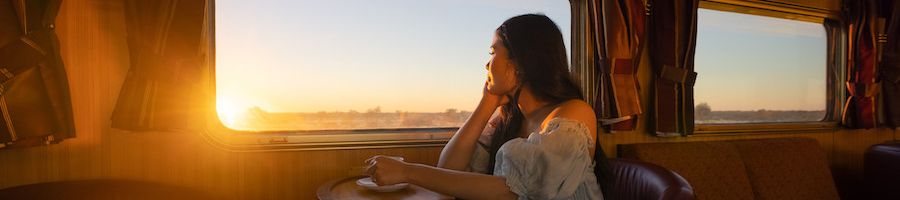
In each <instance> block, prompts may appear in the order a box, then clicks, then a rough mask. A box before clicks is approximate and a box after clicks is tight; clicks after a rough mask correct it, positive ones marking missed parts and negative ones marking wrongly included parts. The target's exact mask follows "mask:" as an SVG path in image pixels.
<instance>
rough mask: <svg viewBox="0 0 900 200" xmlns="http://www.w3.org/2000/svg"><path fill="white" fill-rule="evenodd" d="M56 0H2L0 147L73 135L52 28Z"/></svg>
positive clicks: (56, 140) (0, 12)
mask: <svg viewBox="0 0 900 200" xmlns="http://www.w3.org/2000/svg"><path fill="white" fill-rule="evenodd" d="M59 6H60V1H59V0H30V1H0V29H2V30H3V31H0V116H2V117H0V148H8V147H29V146H35V145H43V144H51V143H58V142H60V141H62V140H63V139H66V138H73V137H75V126H74V121H73V119H72V103H71V100H70V96H69V85H68V79H67V77H66V70H65V67H64V65H63V62H62V57H61V56H60V55H59V41H58V38H57V36H56V32H55V31H54V29H55V25H54V23H55V22H56V15H57V13H58V11H59Z"/></svg>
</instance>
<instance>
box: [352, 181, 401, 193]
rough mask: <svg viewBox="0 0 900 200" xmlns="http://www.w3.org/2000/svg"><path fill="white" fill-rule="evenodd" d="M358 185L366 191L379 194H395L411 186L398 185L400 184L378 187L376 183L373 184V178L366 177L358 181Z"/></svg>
mask: <svg viewBox="0 0 900 200" xmlns="http://www.w3.org/2000/svg"><path fill="white" fill-rule="evenodd" d="M356 185H359V186H362V187H364V188H366V189H370V190H375V191H378V192H393V191H397V190H402V189H403V188H406V187H407V186H409V183H398V184H393V185H382V186H378V185H377V184H375V182H372V178H370V177H365V178H361V179H359V180H356Z"/></svg>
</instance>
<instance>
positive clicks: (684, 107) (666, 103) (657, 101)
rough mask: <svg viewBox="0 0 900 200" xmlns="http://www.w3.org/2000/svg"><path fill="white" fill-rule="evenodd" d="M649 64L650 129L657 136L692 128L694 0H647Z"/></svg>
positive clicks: (694, 42) (682, 133)
mask: <svg viewBox="0 0 900 200" xmlns="http://www.w3.org/2000/svg"><path fill="white" fill-rule="evenodd" d="M650 2H651V3H650V5H651V6H650V7H651V9H650V23H649V24H650V27H649V32H650V38H649V39H650V40H649V41H650V43H649V45H650V52H649V53H650V56H651V58H650V65H651V66H652V67H653V71H654V73H653V75H654V78H653V84H652V85H653V100H654V102H653V104H652V105H653V111H654V115H655V117H654V118H653V120H654V122H653V123H651V124H653V125H652V126H653V127H652V128H651V130H654V131H655V133H656V135H657V136H677V135H689V134H691V133H692V132H693V130H694V89H693V88H694V81H695V80H696V78H697V73H696V72H694V48H695V46H696V44H697V43H696V39H697V6H698V5H699V2H698V0H683V1H672V0H650Z"/></svg>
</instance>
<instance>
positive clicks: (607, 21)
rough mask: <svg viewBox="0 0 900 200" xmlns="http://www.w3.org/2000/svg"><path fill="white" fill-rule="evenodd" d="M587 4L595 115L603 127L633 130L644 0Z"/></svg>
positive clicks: (638, 110) (637, 109)
mask: <svg viewBox="0 0 900 200" xmlns="http://www.w3.org/2000/svg"><path fill="white" fill-rule="evenodd" d="M588 7H589V9H588V12H589V14H588V15H589V18H590V24H589V25H588V26H590V28H588V29H589V30H588V31H589V33H590V34H589V37H590V39H589V40H591V41H590V44H589V45H593V48H591V49H596V50H595V51H593V55H592V56H593V57H594V61H595V63H594V65H593V66H594V67H596V69H594V70H591V72H593V73H594V74H592V76H590V77H589V78H591V79H594V80H591V82H593V83H595V85H591V86H590V87H593V88H595V90H593V91H597V92H598V94H596V95H597V96H596V97H594V98H593V99H591V101H593V104H594V106H593V107H594V109H595V112H596V113H597V115H598V117H597V118H598V119H600V121H601V122H602V125H606V126H604V128H607V129H611V130H614V131H616V130H634V129H635V126H636V124H637V116H638V115H639V114H641V103H640V96H639V91H640V88H639V85H638V82H637V77H636V72H637V67H638V65H639V64H640V63H639V61H640V54H641V51H642V44H643V41H644V40H645V37H644V33H645V26H646V24H645V23H644V18H645V16H644V15H645V7H644V1H643V0H592V1H589V2H588Z"/></svg>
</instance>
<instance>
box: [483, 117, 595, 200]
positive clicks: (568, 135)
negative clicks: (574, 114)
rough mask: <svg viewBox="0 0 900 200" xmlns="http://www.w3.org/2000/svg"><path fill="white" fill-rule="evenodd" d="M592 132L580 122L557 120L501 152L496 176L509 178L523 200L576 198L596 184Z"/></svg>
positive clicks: (517, 140) (497, 162) (509, 182)
mask: <svg viewBox="0 0 900 200" xmlns="http://www.w3.org/2000/svg"><path fill="white" fill-rule="evenodd" d="M588 133H589V130H588V129H587V127H586V126H585V125H584V124H583V123H581V122H579V121H575V120H570V119H564V118H554V119H552V120H551V121H550V122H549V123H548V124H547V126H546V127H545V128H544V130H542V131H541V132H540V133H531V134H530V135H529V136H528V138H527V139H523V138H516V139H513V140H510V141H508V142H506V143H505V144H503V146H501V147H500V150H499V151H498V152H497V161H496V163H495V165H494V175H497V176H502V177H505V178H506V184H507V186H508V187H509V189H510V190H511V191H512V192H513V193H516V194H517V195H519V199H570V198H573V196H575V195H576V190H578V189H579V188H582V190H584V188H585V183H586V182H595V181H596V179H595V178H594V177H593V176H594V173H593V161H592V158H591V157H590V153H589V152H588V150H589V148H590V147H592V146H593V145H594V140H593V139H592V138H591V137H590V136H588ZM588 176H590V177H588ZM588 184H589V185H590V186H591V187H597V186H596V184H595V183H588ZM590 190H597V191H599V188H597V189H590ZM580 193H582V192H579V194H580ZM579 196H580V195H579ZM591 196H593V195H591ZM601 198H602V197H601Z"/></svg>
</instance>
